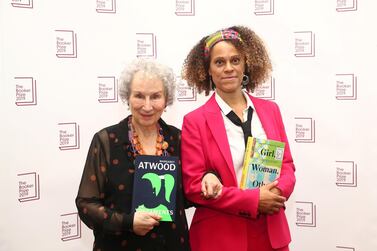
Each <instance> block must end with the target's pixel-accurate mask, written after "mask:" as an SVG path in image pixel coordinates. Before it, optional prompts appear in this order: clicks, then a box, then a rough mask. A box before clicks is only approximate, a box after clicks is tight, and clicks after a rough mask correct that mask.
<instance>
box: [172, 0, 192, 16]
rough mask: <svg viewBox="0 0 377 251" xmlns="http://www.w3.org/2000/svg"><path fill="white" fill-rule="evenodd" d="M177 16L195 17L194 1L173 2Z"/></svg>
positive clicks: (181, 0) (176, 0) (178, 0)
mask: <svg viewBox="0 0 377 251" xmlns="http://www.w3.org/2000/svg"><path fill="white" fill-rule="evenodd" d="M175 14H176V15H177V16H195V0H175Z"/></svg>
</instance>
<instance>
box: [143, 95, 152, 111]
mask: <svg viewBox="0 0 377 251" xmlns="http://www.w3.org/2000/svg"><path fill="white" fill-rule="evenodd" d="M152 109H153V107H152V103H151V100H150V99H149V97H147V98H146V99H145V102H144V105H143V110H144V111H151V110H152Z"/></svg>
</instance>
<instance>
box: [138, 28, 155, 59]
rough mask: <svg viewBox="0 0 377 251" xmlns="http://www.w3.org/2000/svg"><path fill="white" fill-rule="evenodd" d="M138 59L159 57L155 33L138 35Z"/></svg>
mask: <svg viewBox="0 0 377 251" xmlns="http://www.w3.org/2000/svg"><path fill="white" fill-rule="evenodd" d="M136 43H137V44H136V45H137V53H136V56H137V57H150V58H156V57H157V49H156V47H157V42H156V36H155V35H154V34H153V33H136Z"/></svg>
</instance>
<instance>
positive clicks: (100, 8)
mask: <svg viewBox="0 0 377 251" xmlns="http://www.w3.org/2000/svg"><path fill="white" fill-rule="evenodd" d="M96 11H97V12H98V13H111V14H114V13H116V0H97V9H96Z"/></svg>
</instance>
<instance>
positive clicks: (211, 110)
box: [204, 94, 237, 183]
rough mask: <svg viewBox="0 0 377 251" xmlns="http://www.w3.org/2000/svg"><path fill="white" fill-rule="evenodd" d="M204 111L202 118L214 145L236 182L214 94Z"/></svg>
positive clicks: (223, 126) (222, 122)
mask: <svg viewBox="0 0 377 251" xmlns="http://www.w3.org/2000/svg"><path fill="white" fill-rule="evenodd" d="M205 111H206V112H205V113H204V116H205V118H206V120H207V125H208V127H209V129H210V131H211V133H212V135H213V137H214V138H215V141H216V144H217V145H218V147H219V149H220V151H221V154H222V155H223V157H224V159H225V161H226V164H227V166H228V168H229V169H230V172H231V173H232V175H233V178H234V180H235V181H237V178H236V174H235V171H234V166H233V160H232V154H231V152H230V147H229V141H228V137H227V135H226V130H225V125H224V119H223V117H222V115H221V110H220V107H219V105H218V104H217V102H216V99H215V94H213V95H212V97H211V98H210V99H209V100H208V101H207V103H206V104H205ZM236 183H237V182H236Z"/></svg>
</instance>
